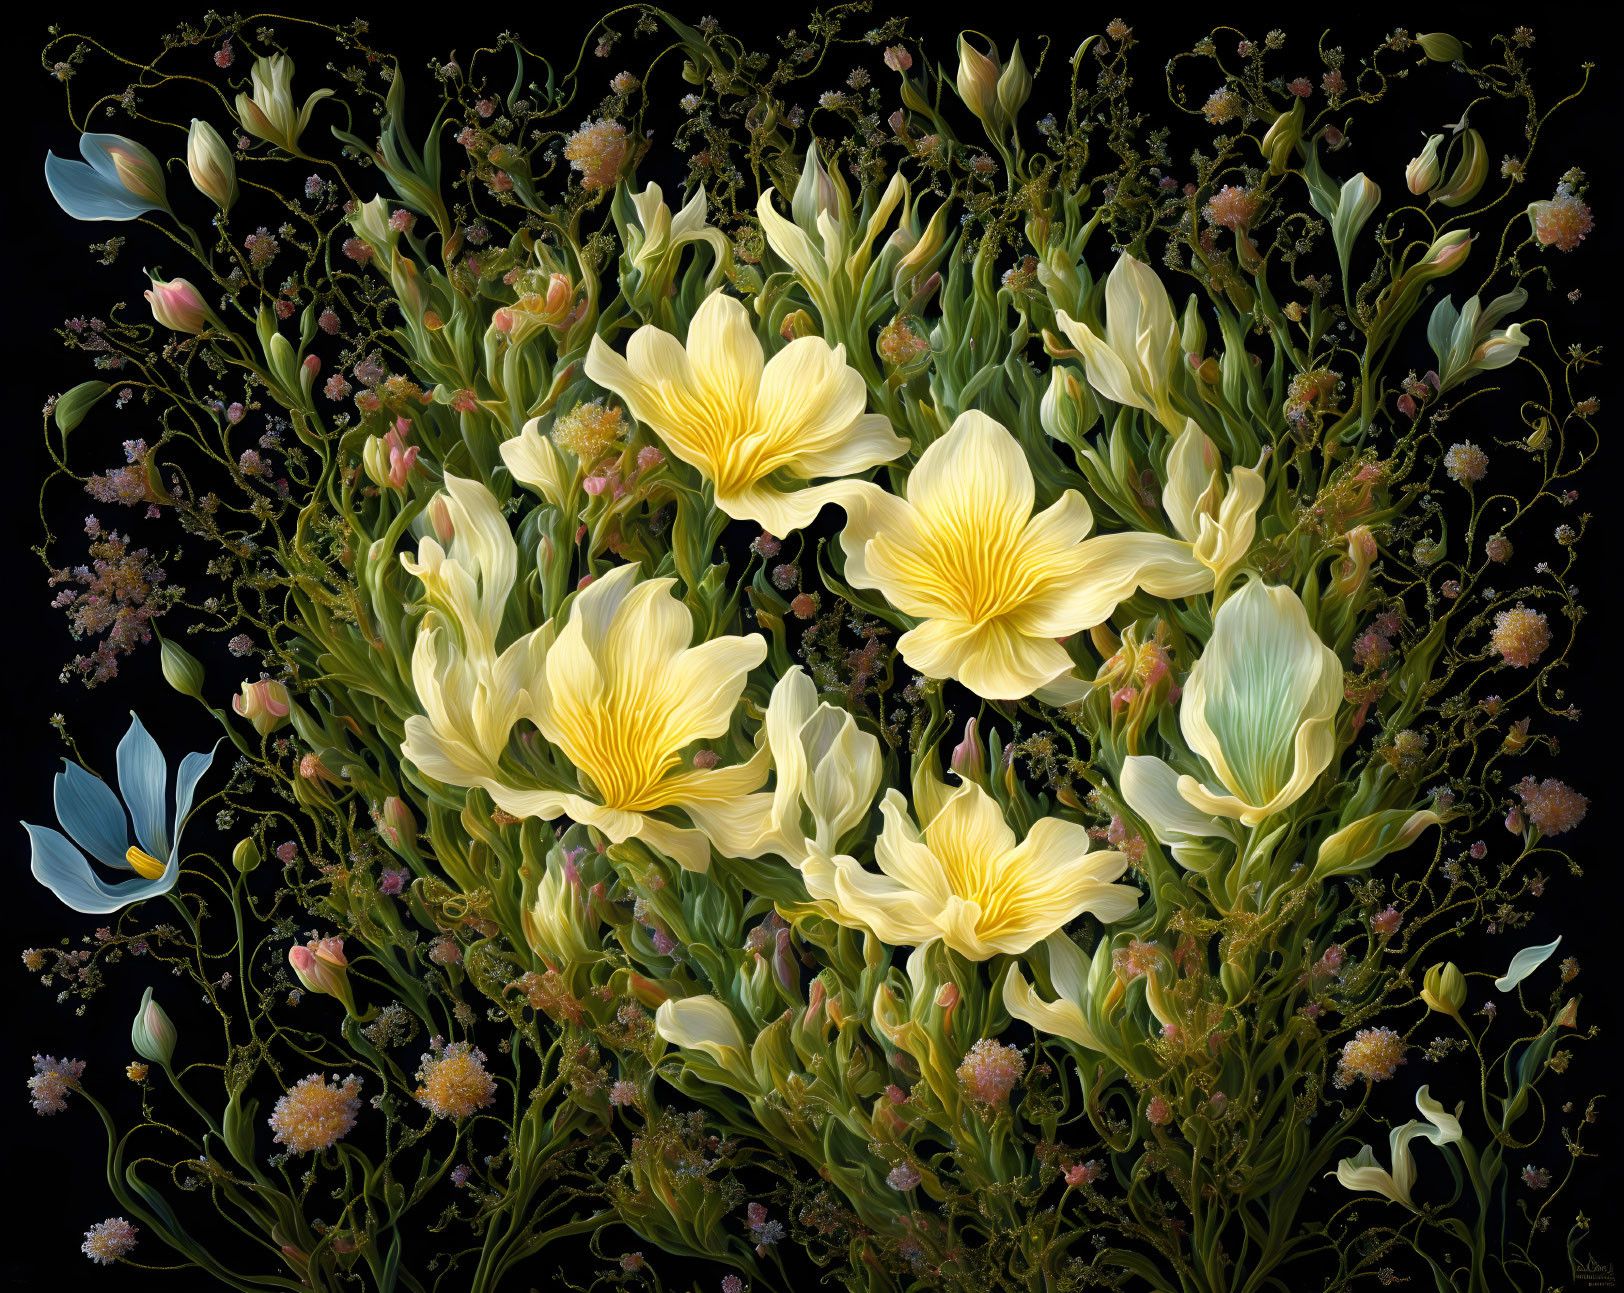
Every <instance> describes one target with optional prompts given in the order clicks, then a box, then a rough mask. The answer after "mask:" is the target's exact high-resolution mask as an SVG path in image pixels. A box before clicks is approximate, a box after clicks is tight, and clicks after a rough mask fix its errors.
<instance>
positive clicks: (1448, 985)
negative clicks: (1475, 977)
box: [1421, 961, 1466, 1018]
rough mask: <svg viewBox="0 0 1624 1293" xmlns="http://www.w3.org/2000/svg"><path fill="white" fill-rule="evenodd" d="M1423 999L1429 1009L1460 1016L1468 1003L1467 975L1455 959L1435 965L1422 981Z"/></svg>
mask: <svg viewBox="0 0 1624 1293" xmlns="http://www.w3.org/2000/svg"><path fill="white" fill-rule="evenodd" d="M1421 1000H1422V1001H1424V1002H1426V1004H1427V1008H1428V1009H1429V1010H1436V1011H1438V1012H1439V1013H1440V1014H1444V1015H1454V1016H1456V1017H1457V1018H1458V1017H1459V1016H1460V1009H1461V1007H1462V1006H1464V1005H1465V1004H1466V976H1465V975H1463V974H1462V973H1461V972H1460V967H1459V966H1457V965H1456V964H1455V963H1454V962H1453V961H1446V962H1443V963H1442V964H1439V965H1435V966H1433V967H1432V968H1431V969H1430V970H1428V971H1427V973H1426V977H1425V979H1423V981H1422V987H1421Z"/></svg>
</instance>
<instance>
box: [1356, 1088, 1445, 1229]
mask: <svg viewBox="0 0 1624 1293" xmlns="http://www.w3.org/2000/svg"><path fill="white" fill-rule="evenodd" d="M1415 1107H1416V1108H1417V1109H1419V1110H1420V1111H1421V1113H1422V1115H1423V1116H1424V1117H1425V1119H1426V1121H1424V1122H1423V1121H1421V1119H1411V1120H1410V1121H1409V1122H1407V1123H1405V1124H1404V1125H1403V1126H1400V1127H1395V1128H1393V1130H1392V1132H1391V1134H1390V1135H1389V1136H1388V1156H1389V1158H1390V1159H1391V1161H1392V1164H1393V1170H1392V1171H1391V1172H1385V1171H1383V1170H1382V1168H1381V1166H1380V1164H1378V1163H1377V1162H1376V1152H1375V1150H1373V1149H1371V1147H1370V1146H1369V1145H1363V1146H1361V1147H1360V1149H1359V1153H1358V1154H1357V1155H1355V1156H1354V1157H1353V1158H1345V1159H1343V1160H1342V1161H1341V1162H1340V1163H1338V1164H1337V1168H1336V1179H1337V1180H1338V1182H1340V1183H1341V1184H1342V1185H1344V1186H1346V1187H1347V1188H1348V1189H1350V1190H1356V1191H1360V1192H1365V1193H1371V1194H1381V1195H1385V1196H1386V1197H1387V1198H1389V1199H1391V1200H1392V1201H1393V1202H1394V1203H1399V1204H1403V1206H1404V1207H1406V1208H1409V1209H1410V1211H1412V1212H1414V1211H1415V1210H1416V1209H1415V1203H1414V1201H1413V1199H1412V1198H1411V1191H1412V1189H1413V1188H1414V1186H1415V1179H1416V1169H1415V1156H1414V1155H1413V1154H1412V1153H1411V1151H1410V1142H1411V1141H1412V1140H1415V1139H1416V1138H1417V1137H1420V1138H1421V1139H1424V1140H1430V1141H1431V1142H1432V1143H1433V1144H1434V1145H1438V1146H1443V1145H1451V1144H1454V1143H1455V1142H1456V1141H1459V1140H1460V1139H1461V1138H1462V1136H1463V1133H1462V1131H1461V1125H1460V1118H1459V1117H1458V1116H1457V1114H1452V1113H1450V1112H1449V1111H1448V1110H1446V1109H1445V1108H1444V1107H1443V1105H1441V1104H1440V1103H1438V1101H1436V1100H1434V1099H1433V1098H1432V1095H1431V1092H1430V1091H1429V1090H1428V1088H1427V1087H1422V1088H1421V1089H1420V1090H1419V1091H1417V1092H1416V1093H1415Z"/></svg>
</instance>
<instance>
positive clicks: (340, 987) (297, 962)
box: [288, 938, 350, 1006]
mask: <svg viewBox="0 0 1624 1293" xmlns="http://www.w3.org/2000/svg"><path fill="white" fill-rule="evenodd" d="M288 964H289V965H290V966H291V967H292V968H293V973H294V974H295V975H297V976H298V979H299V982H300V983H301V984H303V985H304V988H305V991H306V992H319V993H321V994H323V995H324V996H329V997H337V998H338V999H339V1000H340V1001H342V1002H344V1004H345V1005H346V1006H348V1005H349V1003H350V980H349V966H350V963H349V959H348V958H347V957H346V956H345V955H344V940H343V939H342V938H313V939H311V940H310V941H309V942H308V943H303V944H300V943H295V944H294V945H293V946H292V947H290V948H289V949H288Z"/></svg>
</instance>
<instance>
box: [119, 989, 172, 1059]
mask: <svg viewBox="0 0 1624 1293" xmlns="http://www.w3.org/2000/svg"><path fill="white" fill-rule="evenodd" d="M178 1037H179V1033H177V1032H176V1030H175V1025H174V1023H173V1022H172V1021H171V1020H170V1018H169V1016H168V1015H167V1014H165V1013H164V1008H163V1007H162V1006H160V1005H159V1004H158V1003H157V1002H156V1001H154V1000H153V999H152V989H151V988H148V989H147V990H146V991H145V992H144V993H142V994H141V1008H140V1009H139V1010H137V1011H136V1012H135V1022H134V1023H132V1024H131V1025H130V1045H131V1046H133V1047H134V1048H135V1053H136V1054H137V1055H139V1056H140V1057H141V1058H142V1059H144V1060H148V1061H150V1062H151V1063H153V1064H161V1065H163V1066H164V1067H165V1068H168V1067H169V1060H170V1057H171V1056H172V1055H174V1053H175V1042H176V1040H177V1039H178Z"/></svg>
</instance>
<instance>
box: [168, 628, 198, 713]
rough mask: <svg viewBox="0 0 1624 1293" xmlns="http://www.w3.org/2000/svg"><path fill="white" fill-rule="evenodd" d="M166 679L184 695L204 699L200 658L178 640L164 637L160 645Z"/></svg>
mask: <svg viewBox="0 0 1624 1293" xmlns="http://www.w3.org/2000/svg"><path fill="white" fill-rule="evenodd" d="M159 658H160V663H161V664H162V666H163V671H164V681H165V682H167V683H168V684H169V685H170V686H171V687H173V688H174V689H175V690H176V691H178V692H179V693H180V694H181V695H182V696H190V697H191V698H192V699H193V700H202V699H203V666H202V665H201V664H200V663H198V659H197V657H196V656H195V655H193V654H192V653H191V652H190V651H188V650H187V649H186V648H185V647H183V646H181V645H180V643H178V642H171V641H170V640H169V639H168V638H164V639H163V642H162V643H161V644H160V647H159Z"/></svg>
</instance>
